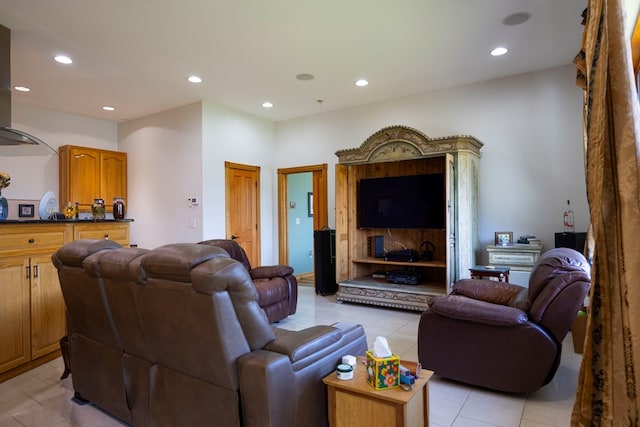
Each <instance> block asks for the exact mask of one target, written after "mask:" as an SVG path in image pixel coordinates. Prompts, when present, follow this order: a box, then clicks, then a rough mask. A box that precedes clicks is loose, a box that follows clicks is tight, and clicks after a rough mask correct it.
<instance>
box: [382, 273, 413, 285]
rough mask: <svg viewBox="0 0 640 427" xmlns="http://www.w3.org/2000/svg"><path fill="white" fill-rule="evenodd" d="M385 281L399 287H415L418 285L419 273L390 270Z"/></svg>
mask: <svg viewBox="0 0 640 427" xmlns="http://www.w3.org/2000/svg"><path fill="white" fill-rule="evenodd" d="M386 280H387V282H390V283H396V284H401V285H417V284H418V283H420V273H419V272H417V271H412V270H392V271H388V272H387V277H386Z"/></svg>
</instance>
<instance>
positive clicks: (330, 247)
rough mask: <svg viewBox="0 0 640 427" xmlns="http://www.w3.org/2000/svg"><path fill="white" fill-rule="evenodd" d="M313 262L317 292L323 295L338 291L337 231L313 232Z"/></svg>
mask: <svg viewBox="0 0 640 427" xmlns="http://www.w3.org/2000/svg"><path fill="white" fill-rule="evenodd" d="M313 252H314V257H313V262H314V270H315V271H314V275H315V280H316V294H320V295H322V296H326V295H332V294H335V293H336V292H338V284H337V283H336V231H335V230H330V229H326V230H316V231H314V232H313Z"/></svg>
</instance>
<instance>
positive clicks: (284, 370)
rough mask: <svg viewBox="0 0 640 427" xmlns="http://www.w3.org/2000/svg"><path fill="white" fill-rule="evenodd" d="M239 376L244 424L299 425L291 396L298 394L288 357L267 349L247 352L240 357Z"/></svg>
mask: <svg viewBox="0 0 640 427" xmlns="http://www.w3.org/2000/svg"><path fill="white" fill-rule="evenodd" d="M238 379H239V381H240V401H241V402H242V419H243V420H244V425H246V426H257V425H271V426H293V425H296V422H295V410H291V409H292V405H291V401H290V400H289V397H291V396H296V387H297V385H296V381H295V376H294V373H293V370H292V367H291V362H290V361H289V358H288V357H286V356H285V355H282V354H278V353H274V352H271V351H266V350H255V351H252V352H250V353H247V354H245V355H243V356H241V357H240V358H239V359H238ZM283 397H284V398H283ZM294 406H295V405H294Z"/></svg>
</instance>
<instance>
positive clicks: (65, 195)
mask: <svg viewBox="0 0 640 427" xmlns="http://www.w3.org/2000/svg"><path fill="white" fill-rule="evenodd" d="M59 151H60V153H59V159H60V165H59V166H60V167H59V174H60V181H59V182H60V200H59V201H60V206H61V207H62V206H65V205H66V204H67V202H71V203H72V204H73V203H75V202H78V208H79V209H80V211H81V212H85V211H90V210H91V204H92V203H93V200H94V199H96V198H101V199H104V201H105V206H106V208H107V212H111V211H112V209H113V207H112V202H113V198H114V197H122V198H124V199H125V202H126V198H127V153H123V152H120V151H109V150H101V149H96V148H89V147H78V146H73V145H64V146H62V147H60V149H59Z"/></svg>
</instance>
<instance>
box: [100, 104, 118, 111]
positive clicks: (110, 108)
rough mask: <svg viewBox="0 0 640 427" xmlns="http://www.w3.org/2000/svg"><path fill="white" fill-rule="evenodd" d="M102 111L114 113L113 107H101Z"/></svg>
mask: <svg viewBox="0 0 640 427" xmlns="http://www.w3.org/2000/svg"><path fill="white" fill-rule="evenodd" d="M102 109H103V110H104V111H114V110H115V108H113V107H109V106H107V105H105V106H104V107H102Z"/></svg>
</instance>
